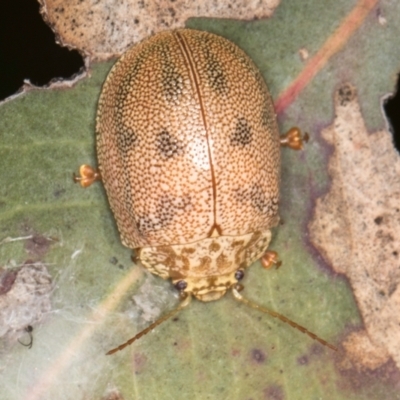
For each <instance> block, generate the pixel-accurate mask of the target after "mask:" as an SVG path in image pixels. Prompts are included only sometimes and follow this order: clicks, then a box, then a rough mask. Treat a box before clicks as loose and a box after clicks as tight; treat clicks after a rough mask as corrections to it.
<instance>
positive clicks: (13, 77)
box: [0, 0, 400, 151]
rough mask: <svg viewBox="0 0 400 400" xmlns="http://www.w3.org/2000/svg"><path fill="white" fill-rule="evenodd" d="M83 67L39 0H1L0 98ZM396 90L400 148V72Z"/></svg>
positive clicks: (389, 108)
mask: <svg viewBox="0 0 400 400" xmlns="http://www.w3.org/2000/svg"><path fill="white" fill-rule="evenodd" d="M81 68H83V59H82V57H81V55H80V54H79V53H78V52H77V51H75V50H68V49H67V48H65V47H60V46H59V45H57V44H56V43H55V37H54V33H53V31H52V30H51V29H50V28H49V27H48V26H47V25H46V24H45V23H44V21H43V19H42V17H41V15H40V14H39V3H38V2H37V0H0V101H1V100H3V99H5V98H6V97H8V96H11V95H13V94H14V93H16V92H17V91H18V90H19V89H20V88H21V86H22V84H23V80H24V79H29V80H30V81H31V82H32V83H33V84H34V85H37V86H43V85H46V84H48V83H49V82H50V81H51V80H52V79H60V78H71V77H73V76H74V75H75V74H76V73H78V72H79V71H80V70H81ZM393 92H396V95H395V96H394V97H392V98H391V99H388V100H387V101H386V103H385V107H384V108H385V111H386V114H387V116H388V119H389V122H390V126H391V128H392V131H393V132H394V142H395V146H396V148H397V150H398V151H400V75H399V77H398V81H397V88H393Z"/></svg>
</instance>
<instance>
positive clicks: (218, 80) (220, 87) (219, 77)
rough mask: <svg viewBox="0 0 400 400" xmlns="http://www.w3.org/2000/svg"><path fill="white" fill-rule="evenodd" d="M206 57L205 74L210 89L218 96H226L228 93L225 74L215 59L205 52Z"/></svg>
mask: <svg viewBox="0 0 400 400" xmlns="http://www.w3.org/2000/svg"><path fill="white" fill-rule="evenodd" d="M205 57H206V74H207V78H208V83H209V85H210V87H211V88H212V89H213V90H215V91H216V92H217V93H218V94H227V93H228V92H229V86H228V82H227V79H226V74H225V71H224V69H223V68H222V66H221V64H220V62H219V61H218V60H217V58H216V57H215V56H214V55H213V54H212V53H210V52H209V51H207V50H206V51H205Z"/></svg>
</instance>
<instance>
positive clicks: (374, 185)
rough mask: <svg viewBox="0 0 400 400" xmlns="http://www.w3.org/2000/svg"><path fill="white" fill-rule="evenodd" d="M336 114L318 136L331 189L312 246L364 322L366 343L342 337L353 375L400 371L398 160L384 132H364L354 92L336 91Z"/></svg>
mask: <svg viewBox="0 0 400 400" xmlns="http://www.w3.org/2000/svg"><path fill="white" fill-rule="evenodd" d="M335 108H336V117H335V120H334V123H333V124H332V125H331V126H329V127H328V128H327V129H325V130H324V131H323V132H322V136H323V138H324V139H326V140H327V141H328V142H329V143H330V144H331V145H333V146H334V152H333V154H332V156H331V159H330V162H329V173H330V175H331V177H332V184H331V188H330V190H329V193H327V194H326V195H325V196H323V197H321V198H319V199H318V200H317V204H316V209H315V215H314V217H313V220H312V221H311V223H310V225H309V230H310V236H311V240H312V242H313V243H314V245H315V246H316V247H317V248H318V249H319V250H320V251H321V253H322V254H323V255H324V257H325V259H326V260H327V262H328V263H330V264H331V265H332V267H333V268H334V269H335V270H336V271H337V272H339V273H342V274H345V275H346V276H347V277H348V279H349V281H350V284H351V286H352V288H353V292H354V295H355V297H356V300H357V303H358V306H359V310H360V312H361V315H362V317H363V320H364V324H365V329H366V334H367V335H368V338H366V337H365V335H364V333H361V334H360V335H356V336H352V337H351V338H350V337H348V338H347V339H346V340H345V341H344V348H345V350H346V352H347V353H348V357H349V358H350V359H351V360H352V361H353V362H356V363H357V364H358V365H357V368H369V369H375V368H377V367H379V366H380V365H382V364H383V363H384V362H386V361H387V357H388V356H390V357H392V358H393V360H394V361H395V362H396V364H397V366H398V367H400V340H399V338H400V285H399V282H400V258H399V241H400V229H399V227H400V159H399V155H398V153H397V152H396V151H395V150H394V148H393V144H392V139H391V135H390V134H389V132H387V131H386V130H384V131H379V132H375V133H373V134H370V133H369V132H368V131H367V129H366V127H365V124H364V120H363V116H362V114H361V111H360V106H359V103H358V99H357V94H356V90H355V88H354V87H352V86H351V85H345V86H343V87H342V88H340V89H339V90H338V92H337V95H336V98H335ZM368 340H369V341H370V343H368V346H367V347H368V352H367V353H368V354H369V355H368V356H366V352H365V346H366V343H367V341H368ZM373 353H374V354H373ZM379 353H380V357H377V355H378V354H379ZM371 360H372V361H371Z"/></svg>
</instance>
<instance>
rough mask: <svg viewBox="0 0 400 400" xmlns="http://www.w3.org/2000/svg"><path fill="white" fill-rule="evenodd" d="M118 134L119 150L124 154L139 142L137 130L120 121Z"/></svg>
mask: <svg viewBox="0 0 400 400" xmlns="http://www.w3.org/2000/svg"><path fill="white" fill-rule="evenodd" d="M116 136H117V147H118V150H119V151H120V152H121V153H123V154H126V153H127V152H128V151H129V150H132V149H133V147H134V146H135V144H136V142H137V135H136V134H135V132H134V131H133V130H132V129H130V128H128V127H125V126H123V125H122V124H120V123H117V134H116Z"/></svg>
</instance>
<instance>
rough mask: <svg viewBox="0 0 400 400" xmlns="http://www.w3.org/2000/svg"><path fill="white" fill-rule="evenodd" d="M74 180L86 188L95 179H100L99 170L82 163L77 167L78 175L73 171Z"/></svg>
mask: <svg viewBox="0 0 400 400" xmlns="http://www.w3.org/2000/svg"><path fill="white" fill-rule="evenodd" d="M73 179H74V182H75V183H77V182H79V183H80V184H81V186H82V187H83V188H87V187H88V186H90V185H91V184H92V183H93V182H95V181H101V175H100V171H99V170H98V169H95V168H93V167H91V166H90V165H87V164H82V165H81V166H80V168H79V175H76V174H75V173H74V175H73Z"/></svg>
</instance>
